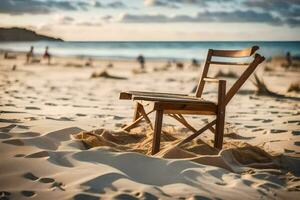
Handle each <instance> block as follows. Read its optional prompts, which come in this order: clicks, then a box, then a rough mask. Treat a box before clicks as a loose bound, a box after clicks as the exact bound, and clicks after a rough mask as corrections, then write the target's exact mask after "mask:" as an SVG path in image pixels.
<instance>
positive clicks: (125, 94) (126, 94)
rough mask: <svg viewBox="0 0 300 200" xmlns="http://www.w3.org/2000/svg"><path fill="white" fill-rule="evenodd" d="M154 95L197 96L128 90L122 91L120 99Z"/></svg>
mask: <svg viewBox="0 0 300 200" xmlns="http://www.w3.org/2000/svg"><path fill="white" fill-rule="evenodd" d="M133 95H136V96H152V97H186V98H189V97H190V98H195V97H193V96H189V95H188V94H177V93H161V92H146V91H145V92H143V91H127V92H121V93H120V99H132V96H133Z"/></svg>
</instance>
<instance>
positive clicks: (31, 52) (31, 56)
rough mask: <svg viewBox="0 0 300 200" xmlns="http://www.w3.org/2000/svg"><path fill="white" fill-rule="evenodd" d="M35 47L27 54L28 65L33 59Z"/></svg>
mask: <svg viewBox="0 0 300 200" xmlns="http://www.w3.org/2000/svg"><path fill="white" fill-rule="evenodd" d="M33 50H34V47H33V46H31V47H30V50H29V52H28V53H27V54H26V63H29V61H30V59H32V58H33Z"/></svg>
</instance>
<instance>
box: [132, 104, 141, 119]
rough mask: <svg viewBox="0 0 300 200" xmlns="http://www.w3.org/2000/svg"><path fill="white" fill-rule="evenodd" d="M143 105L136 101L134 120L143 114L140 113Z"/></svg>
mask: <svg viewBox="0 0 300 200" xmlns="http://www.w3.org/2000/svg"><path fill="white" fill-rule="evenodd" d="M141 106H142V105H141V104H139V103H136V105H135V108H134V114H133V120H132V121H133V122H134V121H135V120H137V119H138V118H139V117H140V116H141V115H140V107H141Z"/></svg>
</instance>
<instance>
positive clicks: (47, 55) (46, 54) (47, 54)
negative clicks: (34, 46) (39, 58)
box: [43, 46, 51, 65]
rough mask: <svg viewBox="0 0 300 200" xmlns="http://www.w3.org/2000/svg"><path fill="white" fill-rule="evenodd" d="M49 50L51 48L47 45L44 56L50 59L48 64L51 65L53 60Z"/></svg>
mask: <svg viewBox="0 0 300 200" xmlns="http://www.w3.org/2000/svg"><path fill="white" fill-rule="evenodd" d="M48 50H49V47H48V46H46V48H45V53H44V56H43V58H44V59H48V65H50V62H51V55H50V53H49V51H48Z"/></svg>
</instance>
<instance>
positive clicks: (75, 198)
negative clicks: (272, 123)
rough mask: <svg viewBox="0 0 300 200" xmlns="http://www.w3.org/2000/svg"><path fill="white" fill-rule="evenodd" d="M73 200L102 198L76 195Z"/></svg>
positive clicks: (97, 199)
mask: <svg viewBox="0 0 300 200" xmlns="http://www.w3.org/2000/svg"><path fill="white" fill-rule="evenodd" d="M73 199H74V200H99V199H100V197H97V196H92V195H89V194H76V195H75V196H74V197H73Z"/></svg>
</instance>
